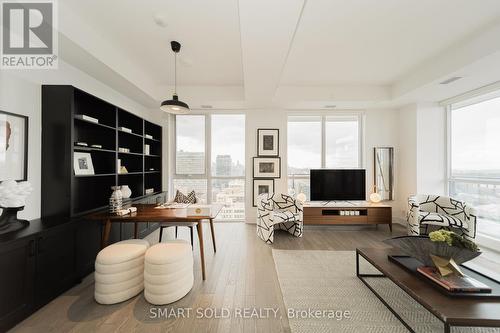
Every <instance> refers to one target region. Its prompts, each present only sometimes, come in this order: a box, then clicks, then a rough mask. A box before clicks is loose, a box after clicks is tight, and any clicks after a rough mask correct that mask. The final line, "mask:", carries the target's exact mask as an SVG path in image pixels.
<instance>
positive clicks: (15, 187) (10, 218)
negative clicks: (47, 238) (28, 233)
mask: <svg viewBox="0 0 500 333" xmlns="http://www.w3.org/2000/svg"><path fill="white" fill-rule="evenodd" d="M32 191H33V188H32V187H31V184H30V183H28V182H19V183H17V182H16V181H14V180H6V181H4V182H2V183H0V209H2V214H0V234H4V233H7V232H12V231H16V230H19V229H22V228H25V227H27V226H28V225H29V222H28V221H26V220H19V219H18V218H17V213H18V212H19V211H21V210H23V209H24V206H25V204H26V197H27V196H28V195H29V194H30V193H31V192H32Z"/></svg>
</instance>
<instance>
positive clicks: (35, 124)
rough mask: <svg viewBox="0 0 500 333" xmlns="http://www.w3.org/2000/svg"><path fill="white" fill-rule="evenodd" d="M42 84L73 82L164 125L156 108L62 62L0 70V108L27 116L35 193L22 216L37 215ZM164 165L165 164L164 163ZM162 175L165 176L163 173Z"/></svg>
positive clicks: (29, 160)
mask: <svg viewBox="0 0 500 333" xmlns="http://www.w3.org/2000/svg"><path fill="white" fill-rule="evenodd" d="M42 84H67V85H73V86H75V87H78V88H80V89H82V90H84V91H87V92H89V93H91V94H93V95H95V96H97V97H99V98H102V99H103V100H106V101H108V102H110V103H112V104H115V105H117V106H119V107H121V108H123V109H125V110H127V111H130V112H132V113H135V114H137V115H139V116H141V117H143V118H145V119H147V120H149V121H151V122H154V123H158V124H160V125H162V126H166V123H165V121H164V120H163V118H162V117H163V115H162V113H161V112H160V111H159V109H158V110H151V109H148V108H146V107H144V106H142V105H141V104H138V103H136V102H135V101H133V100H131V99H129V98H128V97H126V96H124V95H122V94H120V93H118V92H117V91H115V90H113V89H112V88H110V87H109V86H106V85H104V84H103V83H101V82H99V81H97V80H96V79H94V78H92V77H91V76H89V75H87V74H86V73H84V72H82V71H80V70H78V69H76V68H74V67H72V66H70V65H68V64H66V63H64V62H62V61H60V62H59V69H58V70H25V71H5V70H2V71H0V109H1V110H3V111H7V112H11V113H17V114H22V115H26V116H28V117H29V139H28V140H29V143H28V145H29V146H28V181H29V182H30V183H31V184H32V185H33V188H34V192H33V193H32V194H31V195H30V197H29V198H28V199H27V202H26V207H25V210H24V212H23V213H22V214H19V215H20V217H22V218H25V219H35V218H38V217H40V195H41V194H40V193H41V192H40V191H41V188H40V184H41V179H40V177H41V85H42ZM164 134H165V133H164ZM164 136H165V135H164ZM165 147H167V145H166V143H165ZM164 165H165V167H166V163H164ZM164 174H165V175H167V173H166V172H165V173H164ZM165 179H166V177H165ZM165 186H166V185H164V188H165Z"/></svg>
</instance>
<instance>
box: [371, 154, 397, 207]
mask: <svg viewBox="0 0 500 333" xmlns="http://www.w3.org/2000/svg"><path fill="white" fill-rule="evenodd" d="M373 153H374V159H373V160H374V192H377V193H378V194H379V195H380V197H381V200H383V201H387V200H394V148H393V147H375V148H373Z"/></svg>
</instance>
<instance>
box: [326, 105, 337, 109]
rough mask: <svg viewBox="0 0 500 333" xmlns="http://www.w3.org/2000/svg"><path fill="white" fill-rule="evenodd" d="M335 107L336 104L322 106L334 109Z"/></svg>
mask: <svg viewBox="0 0 500 333" xmlns="http://www.w3.org/2000/svg"><path fill="white" fill-rule="evenodd" d="M336 107H337V105H325V106H324V108H325V109H335V108H336Z"/></svg>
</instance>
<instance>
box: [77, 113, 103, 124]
mask: <svg viewBox="0 0 500 333" xmlns="http://www.w3.org/2000/svg"><path fill="white" fill-rule="evenodd" d="M75 118H78V119H82V120H86V121H91V122H93V123H96V124H98V123H99V119H97V118H94V117H91V116H87V115H85V114H77V115H75Z"/></svg>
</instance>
